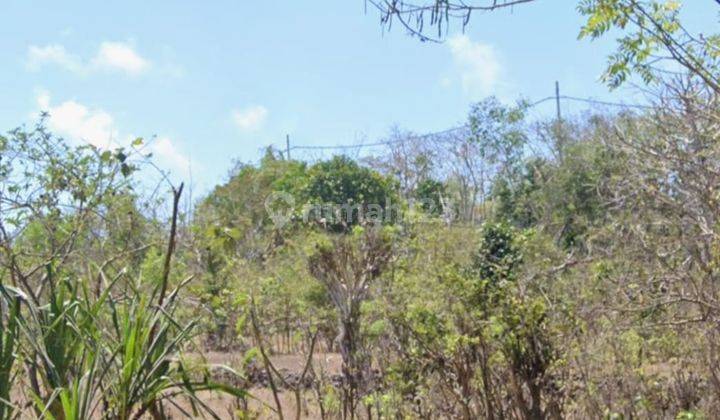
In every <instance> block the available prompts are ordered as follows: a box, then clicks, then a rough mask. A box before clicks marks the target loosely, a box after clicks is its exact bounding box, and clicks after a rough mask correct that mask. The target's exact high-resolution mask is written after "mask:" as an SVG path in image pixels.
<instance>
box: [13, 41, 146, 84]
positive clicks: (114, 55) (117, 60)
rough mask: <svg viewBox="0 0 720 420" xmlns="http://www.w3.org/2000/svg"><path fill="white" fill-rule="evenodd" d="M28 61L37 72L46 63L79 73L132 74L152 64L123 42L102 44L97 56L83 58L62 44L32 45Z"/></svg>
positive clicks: (137, 73) (142, 71)
mask: <svg viewBox="0 0 720 420" xmlns="http://www.w3.org/2000/svg"><path fill="white" fill-rule="evenodd" d="M26 64H27V67H28V69H30V70H33V71H36V70H39V69H40V68H42V67H44V66H45V65H56V66H59V67H61V68H63V69H65V70H67V71H70V72H73V73H77V74H88V73H91V72H94V71H98V70H112V71H120V72H123V73H126V74H129V75H132V76H137V75H139V74H141V73H144V72H145V71H147V70H148V69H149V68H150V66H151V63H150V61H149V60H147V59H146V58H143V57H142V56H141V55H140V54H139V53H138V52H137V51H135V49H134V48H133V47H132V46H131V45H130V44H126V43H123V42H103V43H101V44H100V46H99V47H98V51H97V52H96V53H95V56H94V57H93V58H92V59H90V60H82V59H81V58H79V57H78V56H76V55H74V54H70V53H69V52H68V51H67V50H66V49H65V47H64V46H62V45H59V44H49V45H45V46H36V45H31V46H30V47H29V48H28V53H27V60H26Z"/></svg>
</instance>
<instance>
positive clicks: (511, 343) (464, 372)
mask: <svg viewBox="0 0 720 420" xmlns="http://www.w3.org/2000/svg"><path fill="white" fill-rule="evenodd" d="M505 3H506V4H507V5H511V4H519V3H523V2H505ZM379 5H380V6H382V7H395V9H391V8H388V9H385V11H386V15H384V16H385V19H391V18H393V17H395V18H403V17H407V16H415V17H416V18H419V19H420V20H418V22H420V23H419V24H420V25H421V23H422V21H423V19H424V17H423V15H419V16H418V13H421V12H422V11H423V10H426V11H429V12H427V13H432V21H431V23H432V24H436V25H440V24H441V22H449V19H450V18H451V17H452V16H453V15H452V14H446V16H445V17H443V15H442V14H441V13H442V12H443V11H445V12H448V11H449V12H458V11H463V10H465V9H456V7H460V6H462V5H464V3H462V4H461V3H459V4H457V5H456V4H453V3H448V2H440V1H438V2H434V3H433V2H429V4H428V5H425V6H422V5H421V6H422V7H421V6H418V7H417V8H415V9H406V7H409V6H408V5H407V4H405V3H398V2H393V1H388V2H379ZM478 7H479V6H478ZM578 7H579V10H580V11H581V12H582V13H583V14H585V15H586V16H587V18H588V21H587V25H586V26H585V27H584V28H583V29H582V33H581V35H582V36H587V37H599V36H602V35H603V34H605V33H606V32H607V31H609V30H611V29H613V28H615V29H621V30H625V32H626V36H624V37H623V38H621V39H620V43H619V50H618V53H617V55H614V56H613V57H612V58H611V62H610V66H609V69H608V72H607V73H606V80H607V82H608V83H609V84H610V85H612V86H615V85H618V84H620V83H622V82H623V81H625V80H626V79H627V78H629V77H632V75H633V74H640V75H641V76H642V80H643V81H644V82H645V83H646V84H647V85H646V86H647V89H648V91H650V92H652V95H653V96H652V97H651V100H652V101H653V102H652V103H651V105H650V106H648V107H647V109H646V110H643V111H641V112H640V111H638V112H628V111H623V112H619V113H610V112H601V111H597V112H593V113H589V114H586V115H584V116H581V117H577V118H574V119H565V120H548V121H539V122H538V121H535V122H531V121H528V119H527V116H526V110H527V104H525V103H519V104H517V105H513V106H510V105H506V104H503V103H502V102H500V101H498V100H497V99H495V98H488V99H486V100H483V101H481V102H479V103H477V104H475V105H473V106H472V107H471V109H470V112H469V115H468V124H467V126H466V128H465V129H461V130H454V131H450V132H446V133H443V134H438V135H436V136H432V137H427V136H424V137H418V136H415V135H413V134H412V133H405V132H401V131H396V132H394V133H393V135H392V141H391V142H388V148H387V150H385V151H383V152H382V153H378V154H376V155H373V156H366V157H364V158H362V159H356V160H353V159H351V158H349V157H347V156H334V157H331V158H329V159H327V160H320V161H318V162H313V163H308V162H300V161H294V160H288V159H286V158H285V157H283V156H282V155H281V154H280V153H278V152H277V151H275V150H272V149H268V150H267V153H266V155H265V157H264V158H263V159H262V160H261V161H260V162H259V164H257V165H248V164H237V165H236V166H235V167H234V168H233V169H232V170H231V171H230V174H229V176H228V179H227V180H226V181H225V182H224V183H222V184H221V185H218V186H216V187H215V188H214V189H213V190H212V191H211V192H210V193H209V194H207V196H205V197H203V198H202V199H201V200H200V201H199V202H197V203H193V204H194V205H193V206H192V208H189V209H187V210H186V211H183V210H182V209H181V207H180V202H181V201H180V200H181V197H182V192H183V186H182V184H181V185H179V186H177V187H176V186H172V185H167V184H163V187H162V188H158V189H156V191H167V190H169V191H170V193H171V194H169V195H168V196H169V197H170V200H167V201H165V200H162V199H161V198H162V197H160V198H159V197H157V196H156V195H154V194H153V195H151V196H147V195H144V194H141V193H139V192H138V191H139V188H138V187H139V186H140V185H141V182H140V180H139V179H138V178H139V177H138V171H139V170H140V168H141V165H142V164H143V163H144V162H147V160H146V159H147V158H146V157H143V156H142V155H141V154H140V153H139V150H141V145H142V139H138V140H136V141H135V142H134V143H133V146H132V147H131V148H130V149H118V150H103V149H98V148H95V147H92V146H80V147H71V146H69V145H68V143H66V142H65V141H64V140H63V139H60V138H57V137H55V136H53V135H52V134H51V133H49V132H48V131H47V130H46V128H45V126H44V124H43V121H41V122H40V123H39V124H38V125H37V126H36V127H33V128H19V129H16V130H14V131H12V132H10V133H8V135H7V136H3V137H0V279H1V281H0V418H2V419H12V418H20V417H30V418H51V419H64V420H71V419H86V418H112V419H139V418H156V419H159V418H168V416H170V415H171V414H170V413H174V415H175V416H184V417H192V416H196V417H197V416H205V417H211V418H225V417H226V416H233V417H237V418H253V417H258V416H262V415H271V416H277V417H279V418H285V416H288V415H290V413H292V414H293V415H294V417H295V418H301V417H304V416H308V415H309V413H310V411H312V413H313V415H316V416H317V417H320V418H368V419H369V418H463V419H475V418H488V419H508V418H510V419H515V418H517V419H543V418H612V419H620V418H684V419H691V418H717V417H720V353H719V352H718V343H720V341H719V340H720V331H719V330H718V325H719V324H718V323H719V322H720V284H719V282H720V242H719V241H720V189H718V183H719V182H720V131H719V130H718V126H719V123H720V107H719V106H718V104H719V101H720V100H719V98H720V97H719V96H718V95H720V89H718V87H717V80H718V77H720V76H719V75H718V72H717V68H716V60H717V58H718V56H720V54H718V53H717V51H718V46H717V42H718V40H717V37H715V36H707V37H693V36H691V35H689V33H688V32H687V31H685V30H684V28H683V27H682V26H681V25H680V23H679V15H678V5H676V4H675V2H663V3H659V2H648V1H631V0H627V1H626V0H612V1H609V0H608V1H605V0H603V1H581V2H579V6H578ZM468 10H475V9H472V8H471V9H468ZM468 16H469V15H468ZM406 25H407V27H408V28H409V29H414V30H416V31H420V32H419V33H422V26H419V27H416V26H413V25H410V24H408V23H407V22H406ZM662 53H668V54H669V55H668V56H669V57H670V58H671V59H672V60H674V61H675V62H676V63H677V64H679V67H680V68H681V70H682V71H679V72H677V73H669V72H668V71H666V70H664V69H658V68H656V67H655V66H654V64H655V63H656V61H654V60H653V59H652V57H653V56H654V55H655V54H662ZM207 351H217V352H222V353H225V354H236V355H240V357H239V360H237V361H236V363H235V365H234V366H211V365H210V364H209V363H206V362H205V361H204V360H203V357H202V355H203V354H204V353H205V352H207ZM282 354H292V355H300V358H301V360H302V363H301V364H299V365H298V366H297V372H294V374H295V376H293V375H289V374H288V372H287V371H286V370H282V369H280V368H278V367H277V366H276V365H275V364H276V359H275V356H278V355H282ZM331 354H339V360H340V364H341V367H340V369H339V370H338V372H336V375H337V377H333V373H332V372H325V371H324V370H323V367H322V366H321V364H320V363H318V362H317V360H318V357H317V356H318V355H324V356H327V355H331ZM291 373H293V372H291ZM253 387H255V388H253ZM257 388H267V389H268V390H269V392H270V395H271V397H269V398H272V400H270V399H269V398H268V399H267V401H261V402H260V403H258V404H255V405H253V404H252V400H253V393H254V392H255V391H257ZM284 392H289V393H291V395H292V399H293V401H294V410H289V409H288V407H287V405H286V403H284V402H283V399H282V395H281V394H283V393H284ZM218 395H222V396H223V397H222V398H224V399H221V401H222V402H223V404H224V406H223V411H219V410H218V409H217V407H216V406H215V407H213V406H210V405H209V404H208V401H209V399H210V397H211V396H213V397H217V396H218ZM258 399H260V398H258ZM310 407H312V410H311V408H310Z"/></svg>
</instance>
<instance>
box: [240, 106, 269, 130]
mask: <svg viewBox="0 0 720 420" xmlns="http://www.w3.org/2000/svg"><path fill="white" fill-rule="evenodd" d="M267 114H268V110H267V108H265V107H264V106H262V105H254V106H251V107H248V108H244V109H235V110H233V111H232V119H233V122H234V123H235V125H237V126H238V127H239V128H240V129H241V130H244V131H253V130H257V129H258V128H260V126H261V125H262V124H263V123H264V122H265V119H266V118H267Z"/></svg>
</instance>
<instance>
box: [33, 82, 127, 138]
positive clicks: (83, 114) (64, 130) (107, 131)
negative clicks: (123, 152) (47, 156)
mask: <svg viewBox="0 0 720 420" xmlns="http://www.w3.org/2000/svg"><path fill="white" fill-rule="evenodd" d="M37 103H38V107H39V108H40V109H41V110H42V111H47V112H48V114H49V117H48V119H47V125H48V128H50V130H51V131H53V132H56V133H58V134H60V135H62V136H64V137H67V138H68V139H69V140H71V141H78V140H80V141H84V142H87V143H90V144H92V145H93V146H96V147H99V148H109V147H113V146H115V145H116V144H117V143H116V142H117V140H118V130H117V128H116V127H115V122H114V120H113V118H112V116H111V115H110V114H108V113H107V112H105V111H103V110H102V109H97V108H96V109H93V108H88V107H87V106H85V105H83V104H81V103H78V102H76V101H73V100H69V101H65V102H63V103H61V104H58V105H56V106H53V105H52V104H51V103H50V95H49V94H47V93H41V94H40V95H39V96H38V98H37Z"/></svg>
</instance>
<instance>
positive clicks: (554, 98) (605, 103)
mask: <svg viewBox="0 0 720 420" xmlns="http://www.w3.org/2000/svg"><path fill="white" fill-rule="evenodd" d="M560 100H566V101H574V102H582V103H586V104H592V105H602V106H614V107H619V108H631V109H652V106H649V105H641V104H626V103H621V102H610V101H603V100H597V99H593V98H580V97H577V96H568V95H559V94H556V95H553V96H547V97H545V98H542V99H539V100H537V101H535V102H531V103H528V104H526V106H527V108H534V107H536V106H538V105H541V104H543V103H545V102H548V101H560ZM558 109H559V102H558ZM558 115H559V113H558ZM462 129H467V125H461V126H458V127H453V128H449V129H447V130H442V131H437V132H433V133H427V134H422V135H419V136H415V137H414V139H416V140H424V139H427V138H430V137H436V136H442V135H444V134H448V133H451V132H453V131H460V130H462ZM286 141H287V143H286V147H287V153H288V156H289V155H290V151H291V150H347V149H360V148H363V147H375V146H387V145H392V144H397V143H403V142H406V141H407V139H397V140H384V141H377V142H373V143H360V144H340V145H334V146H302V145H301V146H290V143H289V142H290V141H289V136H288V137H287V139H286Z"/></svg>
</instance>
